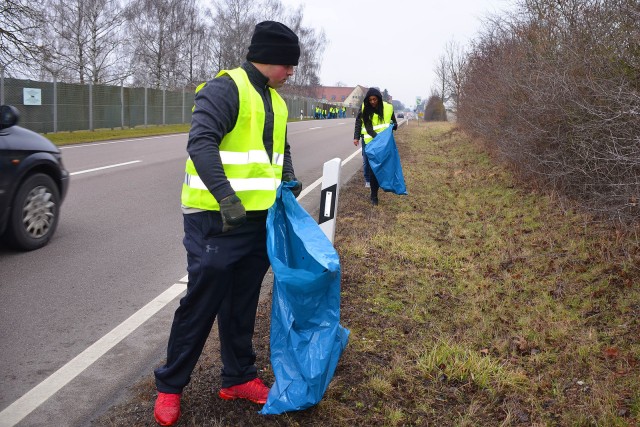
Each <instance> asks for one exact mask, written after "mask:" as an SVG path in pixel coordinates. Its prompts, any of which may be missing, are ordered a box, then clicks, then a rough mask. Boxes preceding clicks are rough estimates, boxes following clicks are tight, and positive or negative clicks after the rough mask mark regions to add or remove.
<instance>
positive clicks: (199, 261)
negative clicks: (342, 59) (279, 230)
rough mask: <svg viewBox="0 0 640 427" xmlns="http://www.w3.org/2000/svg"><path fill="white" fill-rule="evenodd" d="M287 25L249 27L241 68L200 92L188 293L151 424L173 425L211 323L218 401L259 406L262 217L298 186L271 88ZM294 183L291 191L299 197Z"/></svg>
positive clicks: (292, 37)
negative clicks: (285, 186) (286, 188)
mask: <svg viewBox="0 0 640 427" xmlns="http://www.w3.org/2000/svg"><path fill="white" fill-rule="evenodd" d="M299 57H300V46H299V43H298V37H297V36H296V34H295V33H294V32H293V31H291V29H289V28H288V27H287V26H285V25H283V24H281V23H279V22H275V21H264V22H261V23H259V24H258V25H256V27H255V30H254V33H253V36H252V38H251V45H250V46H249V52H248V54H247V61H246V62H245V63H244V64H242V66H241V67H238V68H235V69H232V70H223V71H220V73H218V75H217V76H216V78H214V79H213V80H210V81H208V82H207V83H205V84H203V85H200V86H199V87H198V89H197V91H196V96H195V107H194V110H193V117H192V121H191V130H190V132H189V141H188V144H187V152H188V153H189V158H188V159H187V164H186V169H185V179H184V183H183V184H182V197H181V199H182V210H183V218H184V233H185V234H184V239H183V243H184V246H185V248H186V251H187V264H188V265H187V272H188V273H189V281H188V284H187V293H186V295H185V296H184V297H183V298H182V299H181V300H180V306H179V307H178V309H177V310H176V312H175V315H174V319H173V325H172V327H171V334H170V337H169V343H168V346H167V361H166V363H165V364H164V365H163V366H161V367H159V368H157V369H156V370H155V378H156V388H157V390H158V397H157V399H156V404H155V408H154V416H155V419H156V421H157V422H158V423H159V424H160V425H163V426H170V425H173V424H175V423H176V422H177V421H178V418H179V417H180V398H181V394H182V390H183V388H184V387H185V386H186V385H187V384H188V383H189V380H190V377H191V373H192V371H193V369H194V367H195V365H196V363H197V361H198V358H199V357H200V354H201V353H202V349H203V347H204V344H205V342H206V339H207V337H208V336H209V333H210V331H211V328H212V325H213V323H214V320H215V319H216V317H217V321H218V332H219V337H220V353H221V354H220V359H221V360H220V362H221V365H222V369H221V377H222V383H221V388H220V390H219V392H218V396H219V397H220V398H222V399H227V400H230V399H247V400H250V401H252V402H255V403H259V404H264V403H265V402H266V400H267V395H268V393H269V388H268V387H267V386H265V385H264V383H263V382H262V380H260V378H258V375H257V374H258V372H257V369H256V366H255V360H256V355H255V353H254V350H253V345H252V339H253V331H254V326H255V320H256V310H257V306H258V299H259V296H260V287H261V284H262V280H263V278H264V276H265V274H266V272H267V270H268V269H269V265H270V264H269V258H268V256H267V245H266V238H267V236H266V234H267V233H266V218H267V210H268V209H269V207H270V206H271V205H273V203H274V202H275V198H276V189H277V188H278V186H279V185H280V182H281V181H297V179H296V177H295V174H294V170H293V164H292V162H291V156H290V150H289V144H288V141H287V118H288V111H287V105H286V103H285V102H284V100H283V99H282V98H281V97H280V95H279V94H278V92H276V90H275V89H277V88H279V87H281V86H282V85H283V84H284V83H285V82H286V80H287V79H288V78H289V77H291V76H292V75H293V71H294V66H296V65H298V59H299ZM301 189H302V184H301V183H300V182H297V184H296V186H295V187H294V188H293V189H292V191H293V193H294V194H295V195H296V196H298V195H299V194H300V191H301Z"/></svg>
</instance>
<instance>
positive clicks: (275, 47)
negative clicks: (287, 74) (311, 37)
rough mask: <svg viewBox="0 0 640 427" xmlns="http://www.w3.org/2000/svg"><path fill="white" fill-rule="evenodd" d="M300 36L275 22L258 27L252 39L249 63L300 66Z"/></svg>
mask: <svg viewBox="0 0 640 427" xmlns="http://www.w3.org/2000/svg"><path fill="white" fill-rule="evenodd" d="M299 58H300V45H299V44H298V36H296V34H295V33H294V32H293V31H291V29H290V28H289V27H287V26H286V25H284V24H281V23H279V22H275V21H264V22H260V23H259V24H258V25H256V29H255V30H254V31H253V36H252V37H251V46H249V53H247V61H251V62H257V63H259V64H272V65H298V59H299Z"/></svg>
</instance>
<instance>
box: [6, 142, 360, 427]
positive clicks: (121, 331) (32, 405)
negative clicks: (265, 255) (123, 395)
mask: <svg viewBox="0 0 640 427" xmlns="http://www.w3.org/2000/svg"><path fill="white" fill-rule="evenodd" d="M360 153H361V150H360V149H358V150H357V151H355V152H354V153H353V154H351V155H350V156H349V157H347V158H346V159H345V160H343V161H342V165H343V166H344V165H345V164H347V163H348V162H349V161H351V159H353V158H354V157H355V156H356V155H358V154H360ZM321 183H322V177H320V178H319V179H317V180H316V181H314V182H313V184H311V185H310V186H308V187H307V188H306V189H304V190H303V191H302V192H301V193H300V196H299V197H298V199H302V198H303V197H305V196H306V195H307V194H309V193H310V192H311V191H312V190H313V189H314V188H316V187H317V186H318V185H320V184H321ZM188 280H189V275H186V276H184V277H183V278H181V279H180V280H179V283H175V284H174V285H172V286H171V287H169V289H167V290H166V291H164V292H163V293H161V294H160V295H158V296H157V297H156V298H155V299H153V300H152V301H151V302H149V303H148V304H147V305H145V306H144V307H142V308H141V309H140V310H138V311H137V312H135V313H134V314H133V315H131V317H129V318H128V319H127V320H125V321H124V322H122V323H121V324H119V325H118V326H116V327H115V328H114V329H113V330H111V332H109V333H107V334H106V335H105V336H103V337H102V338H100V339H99V340H98V341H96V342H95V343H93V344H92V345H91V346H89V347H88V348H87V349H86V350H84V351H83V352H82V353H80V354H79V355H77V356H76V357H75V358H73V359H72V360H70V361H69V362H67V364H66V365H64V366H63V367H61V368H60V369H58V370H57V371H56V372H54V373H53V374H51V375H50V376H49V377H48V378H46V379H45V380H44V381H42V382H41V383H40V384H38V385H37V386H35V387H34V388H32V389H31V390H29V391H28V392H27V393H25V394H24V395H22V397H20V398H18V400H16V401H15V402H13V403H12V404H11V405H9V406H8V407H6V408H5V409H4V410H3V411H2V412H0V427H11V426H14V425H16V424H17V423H19V422H20V421H21V420H22V419H23V418H24V417H26V416H27V415H29V414H30V413H31V412H33V411H34V410H35V409H36V408H38V406H40V405H42V404H43V403H44V402H46V401H47V400H48V399H49V398H50V397H51V396H53V395H54V394H55V393H56V392H57V391H58V390H60V389H61V388H62V387H64V386H65V385H67V384H68V383H69V382H70V381H71V380H73V379H74V378H75V377H77V376H78V375H80V374H81V373H82V372H83V371H84V370H85V369H87V368H88V367H89V366H91V365H92V364H93V363H94V362H95V361H96V360H98V359H99V358H100V357H102V356H103V355H104V354H106V353H107V352H108V351H109V350H111V349H112V348H113V347H114V346H115V345H116V344H118V343H119V342H120V341H122V340H123V339H125V338H126V337H127V336H128V335H129V334H131V333H132V332H133V331H134V330H135V329H137V328H138V327H140V326H141V325H142V324H143V323H145V322H146V321H147V320H149V319H150V318H151V317H152V316H153V315H154V314H156V313H157V312H158V311H160V310H162V309H163V308H164V307H165V306H166V305H167V304H169V303H170V302H171V301H173V300H174V299H175V298H176V297H177V296H178V295H180V294H181V293H182V292H184V291H185V290H186V289H187V284H186V283H187V281H188Z"/></svg>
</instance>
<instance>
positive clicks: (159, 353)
mask: <svg viewBox="0 0 640 427" xmlns="http://www.w3.org/2000/svg"><path fill="white" fill-rule="evenodd" d="M353 123H354V121H353V119H333V120H322V121H306V122H296V123H290V124H289V141H290V143H291V146H292V156H293V162H294V167H295V170H296V175H297V176H298V178H299V179H300V180H301V181H302V182H303V184H304V186H305V187H307V188H310V187H313V185H314V183H315V185H316V187H315V188H314V189H313V190H312V191H310V192H308V194H306V195H305V192H303V195H304V197H301V199H300V202H301V204H302V205H303V206H304V207H305V209H306V210H307V211H308V212H309V213H310V214H311V215H312V216H313V217H314V218H317V213H318V205H319V197H320V196H319V194H320V186H319V182H318V180H319V179H320V178H321V175H322V167H323V164H324V162H326V161H328V160H331V159H333V158H336V157H338V158H340V159H342V160H343V163H344V162H345V160H347V159H348V158H350V156H352V155H353V154H355V156H352V157H351V159H352V160H350V161H348V162H347V163H346V164H344V165H343V168H342V174H341V181H342V182H346V180H348V179H350V177H351V176H353V175H354V174H355V173H356V172H357V171H359V170H360V168H361V164H362V161H361V157H360V154H359V150H360V148H359V147H358V148H356V147H354V146H353V144H352V141H353ZM186 140H187V135H186V134H182V135H171V136H162V137H151V138H141V139H133V140H125V141H111V142H104V143H93V144H83V145H77V146H68V147H64V148H63V160H64V163H65V165H66V167H67V169H68V170H69V171H70V172H71V174H72V176H71V185H70V189H69V193H68V195H67V199H66V200H65V202H64V204H63V206H62V216H61V220H60V223H59V226H58V230H57V232H56V235H55V236H54V238H53V240H52V241H51V242H50V244H49V245H48V246H46V247H44V248H42V249H39V250H37V251H34V252H28V253H20V252H14V251H11V250H9V249H7V248H4V247H0V325H2V327H1V328H0V384H1V387H0V411H1V412H0V426H4V425H16V423H18V424H17V425H19V426H39V425H47V426H50V425H65V426H81V425H88V424H89V423H90V421H91V419H93V418H94V417H95V415H96V414H98V413H100V412H101V411H103V410H104V408H107V407H109V406H110V405H112V404H113V403H114V402H115V401H117V400H118V399H121V398H122V397H123V396H124V395H125V394H126V393H127V387H128V386H129V385H130V384H133V383H135V382H136V381H138V380H139V379H140V378H141V377H143V376H148V375H150V374H151V371H152V369H153V367H154V366H155V365H157V364H158V363H159V361H161V360H162V359H163V357H164V355H165V347H166V340H167V338H168V332H169V325H170V322H171V318H172V315H173V311H174V310H175V308H176V307H177V304H178V300H179V296H180V295H181V294H182V291H183V289H184V288H185V284H184V278H185V275H186V257H185V253H184V248H183V246H182V234H183V233H182V216H181V211H180V190H181V183H182V179H183V173H184V162H185V159H186V151H185V147H186ZM338 220H339V212H338ZM165 291H166V292H165ZM131 316H133V317H131Z"/></svg>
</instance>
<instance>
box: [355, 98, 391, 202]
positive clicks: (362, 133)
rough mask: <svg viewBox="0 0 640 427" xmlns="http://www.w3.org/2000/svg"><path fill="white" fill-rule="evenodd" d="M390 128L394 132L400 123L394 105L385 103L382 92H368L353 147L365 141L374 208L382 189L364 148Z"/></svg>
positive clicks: (367, 179)
mask: <svg viewBox="0 0 640 427" xmlns="http://www.w3.org/2000/svg"><path fill="white" fill-rule="evenodd" d="M389 126H393V130H396V129H398V122H397V120H396V115H395V113H394V112H393V105H392V104H390V103H388V102H384V101H383V100H382V93H380V90H378V89H377V88H374V87H372V88H370V89H369V90H368V91H367V94H366V95H365V97H364V102H363V104H362V108H361V110H360V112H359V113H358V116H357V117H356V124H355V129H354V135H353V145H356V146H357V145H358V143H359V141H360V138H362V139H363V142H364V144H362V162H363V164H362V167H363V173H364V178H365V183H366V186H367V187H370V188H371V203H372V204H373V205H374V206H376V205H377V204H378V190H379V189H380V185H379V184H378V180H377V179H376V176H375V174H374V173H373V171H372V170H371V168H370V166H369V160H368V159H367V155H366V154H365V152H364V146H365V144H368V143H369V142H371V140H372V139H373V138H375V137H376V135H378V133H379V132H382V131H383V130H385V129H386V128H388V127H389Z"/></svg>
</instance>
